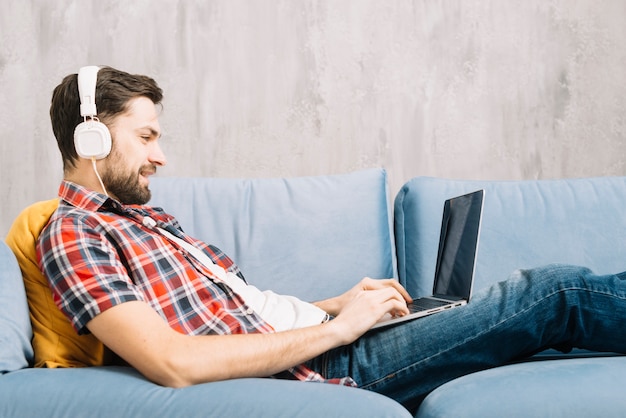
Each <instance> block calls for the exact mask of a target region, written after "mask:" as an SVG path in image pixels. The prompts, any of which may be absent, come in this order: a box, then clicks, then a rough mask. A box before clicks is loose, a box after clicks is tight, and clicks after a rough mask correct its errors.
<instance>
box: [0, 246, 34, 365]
mask: <svg viewBox="0 0 626 418" xmlns="http://www.w3.org/2000/svg"><path fill="white" fill-rule="evenodd" d="M31 337H32V330H31V326H30V321H29V319H28V306H27V304H26V294H25V293H24V283H23V282H22V274H21V273H20V268H19V266H18V264H17V261H16V259H15V256H14V255H13V253H12V252H11V250H10V249H9V247H8V246H7V245H6V244H5V243H4V242H2V241H0V373H5V372H10V371H13V370H19V369H21V368H23V367H27V366H28V365H29V364H30V363H31V362H32V360H33V349H32V346H31V345H30V339H31Z"/></svg>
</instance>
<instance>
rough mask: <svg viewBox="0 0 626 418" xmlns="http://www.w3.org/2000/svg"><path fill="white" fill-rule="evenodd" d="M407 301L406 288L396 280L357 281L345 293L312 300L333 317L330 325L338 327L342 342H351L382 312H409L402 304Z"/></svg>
mask: <svg viewBox="0 0 626 418" xmlns="http://www.w3.org/2000/svg"><path fill="white" fill-rule="evenodd" d="M410 301H411V297H410V296H409V294H408V292H407V291H406V289H404V288H403V287H402V286H401V285H400V283H398V281H397V280H394V279H385V280H374V279H371V278H369V277H366V278H364V279H363V280H361V281H360V282H359V283H358V284H357V285H356V286H354V287H353V288H352V289H350V290H349V291H347V292H346V293H344V294H342V295H340V296H337V297H335V298H331V299H328V300H325V301H321V302H318V303H316V305H318V306H319V307H321V308H322V309H325V310H326V311H327V312H329V313H331V314H333V315H335V316H336V318H335V319H334V320H333V321H332V322H333V325H334V326H340V327H341V330H340V335H343V336H344V338H345V341H344V344H348V343H351V342H352V341H354V340H356V339H357V338H358V337H360V336H361V335H363V334H364V333H365V332H366V331H368V330H369V329H370V328H371V327H372V326H373V325H374V324H376V323H377V322H378V321H379V320H381V319H382V318H383V317H384V316H385V315H386V314H389V315H391V316H392V317H395V316H403V315H406V314H408V313H409V311H408V308H407V306H406V304H407V302H410Z"/></svg>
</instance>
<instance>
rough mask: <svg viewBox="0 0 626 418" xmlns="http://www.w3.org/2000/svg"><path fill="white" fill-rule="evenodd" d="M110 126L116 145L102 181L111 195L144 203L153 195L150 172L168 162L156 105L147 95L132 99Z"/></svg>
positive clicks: (123, 200) (106, 165) (128, 202)
mask: <svg viewBox="0 0 626 418" xmlns="http://www.w3.org/2000/svg"><path fill="white" fill-rule="evenodd" d="M109 130H110V131H111V137H112V140H113V146H112V149H111V154H110V155H109V156H108V157H107V158H106V159H104V160H103V161H102V163H103V164H102V165H103V168H104V169H102V170H101V173H102V182H103V183H104V185H105V187H106V188H107V191H108V193H109V195H110V196H111V197H113V198H115V199H117V200H119V201H120V202H122V203H125V204H129V205H130V204H137V205H143V204H145V203H147V202H148V201H149V200H150V197H151V193H150V189H149V188H148V185H149V182H150V181H149V179H148V176H150V175H152V174H155V173H156V169H157V166H162V165H165V163H166V160H165V155H164V154H163V151H162V150H161V147H160V146H159V143H158V140H159V137H160V136H161V128H160V126H159V120H158V113H157V109H156V106H155V105H154V103H153V102H152V101H151V100H150V99H148V98H146V97H137V98H135V99H132V100H131V101H130V102H129V106H128V111H127V112H125V113H123V114H122V115H118V116H116V117H115V118H114V119H113V123H111V124H109Z"/></svg>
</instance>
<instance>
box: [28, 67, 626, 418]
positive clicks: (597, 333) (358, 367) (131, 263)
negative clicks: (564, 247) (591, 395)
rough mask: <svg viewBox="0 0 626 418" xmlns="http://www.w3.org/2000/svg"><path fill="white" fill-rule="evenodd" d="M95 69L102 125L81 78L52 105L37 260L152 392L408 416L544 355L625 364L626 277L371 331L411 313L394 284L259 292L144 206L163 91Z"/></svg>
mask: <svg viewBox="0 0 626 418" xmlns="http://www.w3.org/2000/svg"><path fill="white" fill-rule="evenodd" d="M96 72H97V85H96V83H95V79H94V85H95V86H96V93H95V103H96V105H97V106H98V112H97V113H96V112H95V107H94V111H93V112H92V114H90V115H89V114H87V115H85V112H84V111H83V112H81V110H84V109H85V108H88V107H89V105H88V106H84V105H83V106H81V103H80V100H79V91H78V88H77V75H76V74H73V75H69V76H67V77H66V78H65V79H64V80H63V82H62V83H61V84H60V85H59V86H57V88H56V89H55V91H54V93H53V97H52V104H51V108H50V114H51V120H52V126H53V130H54V133H55V136H56V139H57V142H58V145H59V149H60V151H61V154H62V157H63V164H64V181H63V182H62V184H61V187H60V191H59V195H60V198H61V203H60V206H59V209H58V210H57V212H56V213H55V214H54V215H53V216H52V218H51V220H50V222H49V224H48V226H47V227H46V228H45V229H44V231H43V232H42V234H41V237H40V239H39V242H38V246H37V250H38V255H39V258H40V266H41V268H42V271H43V272H44V274H45V275H46V277H47V279H48V280H49V282H50V285H51V288H52V290H53V294H54V297H55V301H56V302H57V305H58V306H59V307H60V309H61V310H62V311H63V312H64V313H65V314H66V315H67V316H68V318H69V319H70V320H71V322H72V324H73V326H74V327H75V329H76V330H77V332H79V333H89V332H90V333H93V334H94V335H95V336H96V337H97V338H98V339H99V340H100V341H102V342H103V343H104V344H105V345H106V346H108V347H109V348H110V349H111V350H113V351H114V352H115V353H117V354H118V355H119V356H121V357H122V358H123V359H124V360H126V361H127V362H128V363H130V364H131V365H132V366H133V367H135V368H137V369H138V370H139V371H140V372H141V373H142V374H144V375H145V376H146V377H147V378H148V379H151V380H153V381H154V382H156V383H159V384H162V385H166V386H173V387H180V386H186V385H192V384H195V383H200V382H208V381H216V380H223V379H232V378H238V377H253V376H255V377H259V376H281V377H290V378H298V379H301V380H324V379H331V380H335V379H338V381H339V382H341V383H345V384H351V383H352V382H353V380H352V379H354V382H356V384H358V386H359V387H362V388H365V389H369V390H374V391H377V392H380V393H383V394H385V395H388V396H390V397H392V398H394V399H397V400H398V401H400V402H401V403H403V404H404V405H405V406H407V407H409V408H413V407H415V406H416V405H418V404H419V402H420V400H421V399H422V398H423V397H424V396H425V395H426V394H427V393H428V392H429V391H431V390H432V389H433V388H435V387H437V386H439V385H441V384H442V383H444V382H446V381H448V380H451V379H453V378H455V377H458V376H460V375H463V374H467V373H470V372H473V371H477V370H481V369H484V368H488V367H492V366H496V365H500V364H503V363H505V362H507V361H510V360H512V359H516V358H520V357H522V356H527V355H531V354H533V353H535V352H537V351H540V350H542V349H545V348H548V347H556V348H561V349H569V348H571V347H581V348H589V349H594V350H607V351H617V352H624V351H626V350H625V348H626V337H625V336H623V333H621V332H614V331H616V330H618V327H619V324H620V320H619V319H620V318H624V317H626V302H625V300H624V298H623V295H624V294H626V283H625V282H624V279H625V278H626V273H622V274H620V275H614V276H603V277H597V276H594V275H592V274H591V272H589V271H588V270H586V269H582V268H577V267H567V266H552V267H546V268H543V269H537V270H533V271H525V272H519V273H518V274H517V275H515V276H513V277H511V278H510V279H509V280H507V281H505V282H501V283H499V284H498V285H495V286H493V287H492V288H490V289H489V290H488V291H487V292H482V293H481V294H479V295H476V296H475V297H474V299H473V302H472V303H471V304H469V305H467V306H465V307H463V308H462V309H454V310H451V311H448V312H444V313H441V314H437V315H433V316H430V317H426V318H422V319H420V320H417V321H408V322H405V323H402V324H400V325H396V326H390V327H386V328H381V329H376V330H372V331H370V328H371V327H372V326H373V325H374V324H375V323H376V322H377V321H379V320H380V319H381V318H382V317H383V316H385V315H387V314H391V315H392V316H396V315H405V314H407V313H408V310H407V307H406V302H407V301H410V297H409V295H408V294H407V292H406V291H405V290H404V289H403V288H402V287H401V286H400V285H399V284H398V283H397V281H395V280H372V279H369V278H364V279H363V280H362V281H361V282H359V283H358V284H356V285H355V287H354V288H352V289H351V290H349V291H348V292H346V293H345V294H342V295H339V296H337V297H335V298H331V299H328V300H324V301H319V302H315V303H306V302H303V301H299V300H297V299H295V298H292V297H289V296H280V295H276V294H273V293H272V292H261V291H259V290H258V289H256V288H254V287H253V286H250V285H248V284H247V283H246V282H245V281H244V280H243V276H242V275H241V274H240V272H239V270H238V268H237V267H236V265H235V264H234V263H233V262H232V261H231V260H230V259H229V258H228V257H227V256H226V255H224V254H223V253H222V252H221V251H220V250H219V249H217V248H215V247H213V246H211V245H207V244H205V243H203V242H200V241H197V240H195V239H193V238H191V237H189V236H187V235H186V234H184V233H183V232H182V231H181V230H180V229H179V226H178V223H177V222H176V220H175V219H174V218H173V217H172V216H170V215H167V214H165V213H163V212H161V211H160V210H157V209H154V208H151V207H148V206H144V205H145V204H146V203H147V202H148V201H149V199H150V190H149V177H150V176H151V175H152V174H154V173H155V172H156V169H157V167H160V166H163V165H165V164H166V159H165V156H164V154H163V152H162V150H161V148H160V146H159V137H160V132H161V128H160V125H159V121H158V116H159V112H158V110H159V108H158V106H159V105H160V102H161V99H162V93H161V90H160V88H159V87H158V86H157V84H156V82H154V80H152V79H150V78H148V77H145V76H137V75H130V74H127V73H124V72H121V71H118V70H115V69H112V68H108V67H104V68H101V69H100V70H99V71H96ZM80 96H81V97H84V95H83V93H82V92H81V94H80ZM87 96H88V95H87ZM81 113H83V116H81ZM96 116H97V117H98V118H99V120H100V122H102V123H104V125H106V127H107V128H108V131H110V136H111V139H110V142H111V146H110V148H111V149H110V153H109V152H108V148H107V149H106V150H105V152H104V153H101V154H99V155H95V154H98V153H99V151H98V152H94V153H92V154H90V153H89V152H81V153H80V154H82V156H81V155H79V154H78V153H77V151H76V149H77V148H79V149H80V148H81V147H82V144H81V140H82V139H83V138H82V137H81V134H80V133H77V134H76V136H77V137H78V138H75V133H74V131H75V128H76V126H77V125H79V124H81V122H82V123H90V120H91V119H94V120H95V119H96ZM81 125H82V124H81ZM104 142H106V141H104ZM105 148H106V146H105ZM268 306H271V308H268ZM329 316H332V317H334V319H332V320H328V319H329ZM609 318H618V320H616V321H614V322H611V320H610V319H609ZM407 347H411V348H412V349H407ZM348 376H350V377H351V378H352V379H351V378H348Z"/></svg>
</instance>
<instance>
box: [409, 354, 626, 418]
mask: <svg viewBox="0 0 626 418" xmlns="http://www.w3.org/2000/svg"><path fill="white" fill-rule="evenodd" d="M625 386H626V357H621V356H619V357H602V358H598V357H596V358H578V359H568V360H547V361H530V362H524V363H519V364H513V365H509V366H504V367H497V368H495V369H491V370H485V371H482V372H478V373H473V374H470V375H467V376H464V377H461V378H458V379H455V380H453V381H451V382H448V383H446V384H445V385H442V386H440V387H439V388H437V389H435V390H434V391H433V392H431V393H430V395H428V397H426V399H425V400H424V402H423V403H422V405H421V406H420V409H419V411H418V414H417V417H418V418H435V417H460V416H462V417H481V418H485V417H508V418H516V417H519V418H528V417H547V416H549V417H554V418H559V417H562V418H576V417H581V418H583V417H584V418H587V417H605V418H606V417H622V416H624V411H626V397H624V396H622V395H620V394H619V393H618V392H616V390H617V391H621V390H622V389H621V388H623V387H625Z"/></svg>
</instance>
